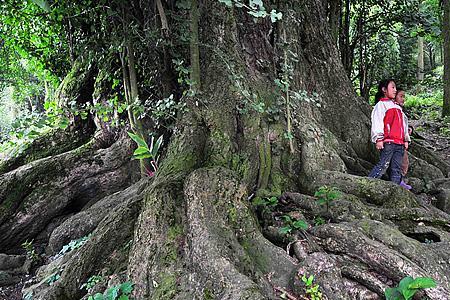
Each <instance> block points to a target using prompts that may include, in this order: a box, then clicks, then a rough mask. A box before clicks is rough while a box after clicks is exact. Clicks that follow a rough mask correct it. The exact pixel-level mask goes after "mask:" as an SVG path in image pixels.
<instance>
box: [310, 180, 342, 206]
mask: <svg viewBox="0 0 450 300" xmlns="http://www.w3.org/2000/svg"><path fill="white" fill-rule="evenodd" d="M314 197H316V198H317V201H318V202H319V204H320V205H323V204H325V205H326V208H327V211H328V209H329V206H330V203H331V202H332V201H334V200H336V199H339V198H340V197H341V192H340V191H339V190H338V189H337V188H336V187H328V186H326V185H324V186H321V187H319V189H318V190H317V191H316V192H315V193H314Z"/></svg>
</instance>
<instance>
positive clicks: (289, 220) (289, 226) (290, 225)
mask: <svg viewBox="0 0 450 300" xmlns="http://www.w3.org/2000/svg"><path fill="white" fill-rule="evenodd" d="M282 218H283V222H284V226H283V227H281V228H280V233H282V234H288V233H291V232H293V231H294V230H306V229H308V223H307V222H306V221H305V220H297V219H295V218H293V217H291V216H289V215H284V216H283V217H282Z"/></svg>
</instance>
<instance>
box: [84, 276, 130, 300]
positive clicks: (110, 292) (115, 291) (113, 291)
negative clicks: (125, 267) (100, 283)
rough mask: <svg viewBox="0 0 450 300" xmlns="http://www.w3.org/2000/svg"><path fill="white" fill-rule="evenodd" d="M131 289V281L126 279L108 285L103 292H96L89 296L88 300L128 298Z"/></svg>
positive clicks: (124, 299) (120, 299)
mask: <svg viewBox="0 0 450 300" xmlns="http://www.w3.org/2000/svg"><path fill="white" fill-rule="evenodd" d="M132 291H133V283H131V282H130V281H127V282H124V283H121V284H118V285H115V286H113V287H110V288H109V289H107V290H106V291H105V292H104V293H103V294H102V293H97V294H95V295H94V296H89V297H88V300H129V299H130V295H131V292H132Z"/></svg>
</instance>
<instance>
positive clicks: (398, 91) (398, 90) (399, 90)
mask: <svg viewBox="0 0 450 300" xmlns="http://www.w3.org/2000/svg"><path fill="white" fill-rule="evenodd" d="M404 91H405V90H404V89H403V88H402V87H399V86H398V87H397V94H398V93H400V92H404ZM397 94H395V95H396V96H397Z"/></svg>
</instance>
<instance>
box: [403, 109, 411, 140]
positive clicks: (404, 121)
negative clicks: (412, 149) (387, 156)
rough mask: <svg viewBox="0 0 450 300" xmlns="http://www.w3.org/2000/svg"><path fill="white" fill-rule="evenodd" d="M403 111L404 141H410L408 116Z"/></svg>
mask: <svg viewBox="0 0 450 300" xmlns="http://www.w3.org/2000/svg"><path fill="white" fill-rule="evenodd" d="M402 113H403V128H404V130H405V142H411V137H410V136H409V130H408V128H409V127H408V117H407V116H406V114H405V113H404V112H402Z"/></svg>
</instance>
